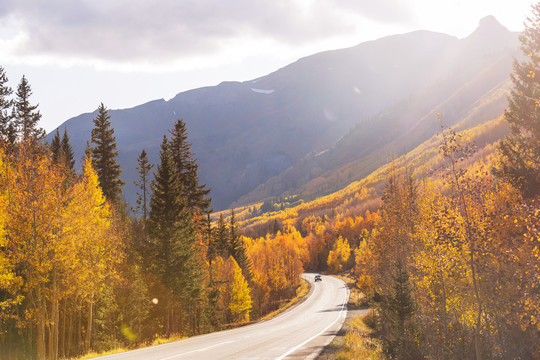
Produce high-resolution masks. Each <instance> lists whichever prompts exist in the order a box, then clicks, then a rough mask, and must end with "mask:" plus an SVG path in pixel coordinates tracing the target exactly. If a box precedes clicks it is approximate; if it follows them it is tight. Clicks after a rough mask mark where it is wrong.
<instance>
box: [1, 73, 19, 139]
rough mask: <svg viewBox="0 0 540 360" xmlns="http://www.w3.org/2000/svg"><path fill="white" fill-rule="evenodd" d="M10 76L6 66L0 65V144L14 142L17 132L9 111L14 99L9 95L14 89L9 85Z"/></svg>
mask: <svg viewBox="0 0 540 360" xmlns="http://www.w3.org/2000/svg"><path fill="white" fill-rule="evenodd" d="M7 82H8V78H7V75H6V73H5V71H4V68H2V67H1V66H0V144H2V143H7V144H13V143H14V142H15V137H16V132H15V127H14V124H13V122H12V121H11V120H12V118H11V115H10V114H9V113H8V110H9V108H10V107H11V105H12V100H10V99H9V98H8V97H9V96H10V95H11V93H12V92H13V90H12V89H11V88H10V87H9V86H7Z"/></svg>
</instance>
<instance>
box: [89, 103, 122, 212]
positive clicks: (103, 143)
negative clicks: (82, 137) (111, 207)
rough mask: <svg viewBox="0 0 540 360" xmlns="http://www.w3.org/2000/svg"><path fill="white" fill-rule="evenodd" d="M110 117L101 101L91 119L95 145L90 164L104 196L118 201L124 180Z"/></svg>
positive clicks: (112, 200) (115, 201) (114, 201)
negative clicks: (118, 161) (93, 117)
mask: <svg viewBox="0 0 540 360" xmlns="http://www.w3.org/2000/svg"><path fill="white" fill-rule="evenodd" d="M110 118H111V117H110V116H109V114H108V111H107V108H106V107H105V105H103V103H101V104H100V106H99V108H98V114H97V116H96V118H95V119H94V120H93V121H94V126H95V127H94V128H93V129H92V143H93V144H95V145H94V147H93V149H92V165H93V167H94V168H95V169H96V172H97V173H98V176H99V184H100V186H101V188H102V189H103V194H104V195H105V197H106V198H107V199H108V200H109V201H111V202H113V203H118V202H119V201H120V195H121V193H122V186H123V185H124V182H123V181H122V179H121V178H120V175H121V174H122V170H121V169H120V165H119V164H118V163H117V161H116V157H117V156H118V151H117V150H116V139H115V137H114V129H112V128H111V123H110V121H109V119H110Z"/></svg>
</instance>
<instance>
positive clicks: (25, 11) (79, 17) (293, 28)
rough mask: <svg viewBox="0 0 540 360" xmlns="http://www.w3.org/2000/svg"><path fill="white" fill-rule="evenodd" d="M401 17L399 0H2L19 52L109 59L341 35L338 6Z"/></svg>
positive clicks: (1, 11)
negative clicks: (23, 39) (305, 4)
mask: <svg viewBox="0 0 540 360" xmlns="http://www.w3.org/2000/svg"><path fill="white" fill-rule="evenodd" d="M343 11H347V12H353V13H358V14H360V15H362V16H364V17H366V18H371V19H373V20H376V21H384V22H396V23H399V22H406V21H407V20H408V19H409V14H408V13H407V12H406V11H405V8H404V6H403V4H402V2H400V0H384V1H381V0H379V1H372V0H318V1H314V2H313V5H312V6H310V7H309V8H308V9H303V8H302V7H300V6H299V5H298V4H297V3H296V2H294V1H291V0H226V1H224V0H160V1H149V0H129V1H127V0H107V1H99V2H98V1H95V0H81V1H72V0H48V1H40V0H33V1H32V0H2V3H1V5H0V24H1V21H2V19H6V18H8V17H10V16H11V17H14V18H15V19H17V20H18V23H19V24H21V25H22V26H23V30H24V32H25V33H26V34H27V35H28V42H27V43H26V44H25V46H24V48H22V49H20V52H21V53H24V54H30V55H32V54H49V55H59V56H72V57H93V58H99V59H106V60H113V61H132V62H137V61H141V60H146V61H156V62H160V61H167V60H170V59H174V58H180V57H190V56H192V55H204V54H211V53H213V52H216V51H218V50H219V49H220V48H221V47H223V46H225V45H224V44H225V43H226V42H227V41H228V40H230V39H234V38H237V37H242V36H251V37H256V38H261V39H274V40H277V41H279V42H284V43H288V44H292V45H295V44H300V43H303V42H308V41H310V40H317V39H322V38H325V37H330V36H336V35H340V34H346V33H347V32H349V31H351V29H352V25H353V24H348V23H345V22H344V21H343V19H342V17H341V16H340V14H341V12H343Z"/></svg>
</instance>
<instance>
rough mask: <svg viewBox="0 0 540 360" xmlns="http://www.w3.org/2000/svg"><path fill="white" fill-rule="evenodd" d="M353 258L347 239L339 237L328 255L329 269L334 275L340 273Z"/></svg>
mask: <svg viewBox="0 0 540 360" xmlns="http://www.w3.org/2000/svg"><path fill="white" fill-rule="evenodd" d="M350 256H351V247H350V246H349V242H348V241H347V239H343V237H341V236H340V237H339V238H338V239H337V240H336V242H335V243H334V246H333V248H332V250H331V251H330V253H329V254H328V260H327V263H328V267H329V268H330V271H332V272H333V273H339V272H341V271H342V270H344V269H345V267H346V266H347V265H348V262H349V258H350Z"/></svg>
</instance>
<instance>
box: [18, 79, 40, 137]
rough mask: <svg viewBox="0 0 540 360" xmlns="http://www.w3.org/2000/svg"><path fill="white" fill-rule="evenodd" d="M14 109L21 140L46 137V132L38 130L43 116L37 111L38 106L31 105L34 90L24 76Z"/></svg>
mask: <svg viewBox="0 0 540 360" xmlns="http://www.w3.org/2000/svg"><path fill="white" fill-rule="evenodd" d="M15 95H16V98H15V101H14V107H13V119H14V121H15V126H16V128H17V131H18V133H19V137H20V140H21V141H23V142H27V141H29V140H31V139H35V140H41V139H42V138H44V137H45V130H43V129H42V128H38V127H37V125H38V122H39V120H40V119H41V114H40V113H39V111H36V110H37V108H38V105H30V96H31V95H32V88H31V87H30V84H29V83H28V80H27V79H26V76H24V75H23V77H22V79H21V82H20V83H19V86H18V87H17V92H16V93H15Z"/></svg>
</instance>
